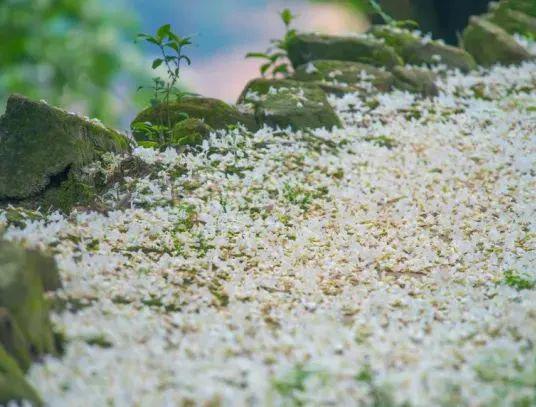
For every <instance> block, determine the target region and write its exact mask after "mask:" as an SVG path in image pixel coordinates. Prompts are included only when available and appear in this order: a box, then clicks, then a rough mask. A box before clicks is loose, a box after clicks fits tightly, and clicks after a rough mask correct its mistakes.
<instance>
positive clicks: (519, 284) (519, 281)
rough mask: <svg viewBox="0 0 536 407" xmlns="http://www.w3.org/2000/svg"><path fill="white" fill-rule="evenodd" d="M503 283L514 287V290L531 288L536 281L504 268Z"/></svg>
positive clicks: (535, 285)
mask: <svg viewBox="0 0 536 407" xmlns="http://www.w3.org/2000/svg"><path fill="white" fill-rule="evenodd" d="M503 281H504V284H506V285H507V286H509V287H512V288H515V289H516V290H518V291H520V290H532V289H533V288H534V287H536V281H534V280H532V281H531V280H529V278H528V277H525V276H521V275H519V273H516V272H514V271H513V270H506V271H505V272H504V280H503Z"/></svg>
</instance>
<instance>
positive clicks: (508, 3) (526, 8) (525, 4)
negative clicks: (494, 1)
mask: <svg viewBox="0 0 536 407" xmlns="http://www.w3.org/2000/svg"><path fill="white" fill-rule="evenodd" d="M501 4H503V5H504V6H505V7H507V8H509V9H511V10H516V11H520V12H522V13H525V14H527V15H529V16H532V17H536V1H534V0H502V1H501Z"/></svg>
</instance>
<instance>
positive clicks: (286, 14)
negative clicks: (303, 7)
mask: <svg viewBox="0 0 536 407" xmlns="http://www.w3.org/2000/svg"><path fill="white" fill-rule="evenodd" d="M279 15H280V16H281V20H283V23H284V24H285V26H286V27H288V26H290V23H292V20H294V19H295V18H296V16H294V14H292V11H290V9H288V8H286V9H284V10H283V11H281V12H280V13H279Z"/></svg>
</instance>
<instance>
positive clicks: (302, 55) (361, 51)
mask: <svg viewBox="0 0 536 407" xmlns="http://www.w3.org/2000/svg"><path fill="white" fill-rule="evenodd" d="M288 56H289V59H290V61H291V62H292V65H293V66H294V67H295V68H297V67H299V66H300V65H304V64H307V63H308V62H311V61H315V60H319V59H322V60H336V61H351V62H361V63H365V64H369V65H374V66H385V67H387V68H391V67H393V66H396V65H402V60H401V59H400V57H399V56H398V55H397V54H396V52H395V50H394V49H392V48H391V47H389V46H387V45H386V44H385V43H383V42H382V41H380V40H378V39H376V38H374V37H371V36H366V35H355V36H333V35H324V34H307V33H304V34H297V35H296V36H295V37H293V38H292V40H291V41H290V42H289V44H288Z"/></svg>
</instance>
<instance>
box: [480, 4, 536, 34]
mask: <svg viewBox="0 0 536 407" xmlns="http://www.w3.org/2000/svg"><path fill="white" fill-rule="evenodd" d="M534 3H535V4H536V2H534ZM484 17H485V18H486V19H487V20H488V21H490V22H492V23H494V24H497V25H498V26H499V27H501V28H502V29H504V30H505V31H507V32H508V33H510V34H515V33H519V34H522V35H526V36H536V16H531V15H528V14H525V13H523V12H522V11H519V10H515V9H512V8H511V7H510V5H509V2H508V1H506V2H500V3H495V4H494V5H492V6H491V7H490V13H488V14H486V15H485V16H484Z"/></svg>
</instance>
